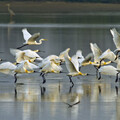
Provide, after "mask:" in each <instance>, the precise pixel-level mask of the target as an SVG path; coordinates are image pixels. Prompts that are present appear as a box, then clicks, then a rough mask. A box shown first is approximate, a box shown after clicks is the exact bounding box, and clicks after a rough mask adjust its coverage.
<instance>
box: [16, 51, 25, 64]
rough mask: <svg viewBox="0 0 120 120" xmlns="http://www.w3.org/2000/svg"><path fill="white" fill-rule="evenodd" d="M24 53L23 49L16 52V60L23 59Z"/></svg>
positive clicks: (18, 61)
mask: <svg viewBox="0 0 120 120" xmlns="http://www.w3.org/2000/svg"><path fill="white" fill-rule="evenodd" d="M24 55H25V52H23V51H21V52H18V53H16V62H17V63H20V62H21V61H23V60H24Z"/></svg>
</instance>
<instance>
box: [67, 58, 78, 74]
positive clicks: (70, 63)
mask: <svg viewBox="0 0 120 120" xmlns="http://www.w3.org/2000/svg"><path fill="white" fill-rule="evenodd" d="M65 63H66V67H67V70H68V71H69V73H73V72H77V70H76V68H75V66H74V64H73V63H72V62H71V60H70V59H69V58H68V57H65Z"/></svg>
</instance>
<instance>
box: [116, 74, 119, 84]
mask: <svg viewBox="0 0 120 120" xmlns="http://www.w3.org/2000/svg"><path fill="white" fill-rule="evenodd" d="M118 75H119V73H117V74H116V80H115V82H118Z"/></svg>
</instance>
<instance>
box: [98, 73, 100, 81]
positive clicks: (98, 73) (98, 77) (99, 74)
mask: <svg viewBox="0 0 120 120" xmlns="http://www.w3.org/2000/svg"><path fill="white" fill-rule="evenodd" d="M98 76H99V77H98V80H100V79H101V73H100V72H98Z"/></svg>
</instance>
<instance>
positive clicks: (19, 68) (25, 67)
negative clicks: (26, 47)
mask: <svg viewBox="0 0 120 120" xmlns="http://www.w3.org/2000/svg"><path fill="white" fill-rule="evenodd" d="M38 68H39V67H38V66H36V65H34V64H32V63H30V62H29V61H28V60H25V61H22V62H21V63H19V64H17V65H14V64H13V63H11V62H4V63H1V64H0V72H2V73H7V74H8V73H10V72H12V74H14V78H15V81H14V83H16V82H17V76H16V75H17V74H18V73H20V74H21V73H33V72H34V70H35V69H38Z"/></svg>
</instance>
